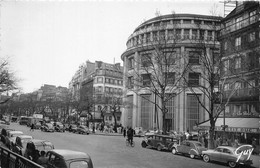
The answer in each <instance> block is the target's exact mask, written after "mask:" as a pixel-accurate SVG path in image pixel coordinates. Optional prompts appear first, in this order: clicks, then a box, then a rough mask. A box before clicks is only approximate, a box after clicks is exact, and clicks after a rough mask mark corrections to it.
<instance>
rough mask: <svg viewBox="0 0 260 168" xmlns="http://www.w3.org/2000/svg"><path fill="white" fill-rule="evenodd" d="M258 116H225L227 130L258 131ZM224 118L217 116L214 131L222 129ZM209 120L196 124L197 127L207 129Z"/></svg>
mask: <svg viewBox="0 0 260 168" xmlns="http://www.w3.org/2000/svg"><path fill="white" fill-rule="evenodd" d="M259 120H260V119H259V118H225V125H227V128H226V129H225V131H227V132H246V133H260V131H259V126H260V125H259V123H260V122H259ZM223 125H224V118H218V119H217V121H216V123H215V130H216V131H223V130H222V127H221V126H223ZM209 127H210V122H209V121H207V122H204V123H201V124H199V125H198V128H199V129H209Z"/></svg>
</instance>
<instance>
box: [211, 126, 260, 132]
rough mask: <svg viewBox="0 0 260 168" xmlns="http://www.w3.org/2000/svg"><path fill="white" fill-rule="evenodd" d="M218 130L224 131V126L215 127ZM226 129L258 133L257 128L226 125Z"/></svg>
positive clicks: (228, 130)
mask: <svg viewBox="0 0 260 168" xmlns="http://www.w3.org/2000/svg"><path fill="white" fill-rule="evenodd" d="M215 130H216V131H223V128H222V127H215ZM225 131H227V132H246V133H258V132H259V130H258V129H257V128H235V127H226V128H225Z"/></svg>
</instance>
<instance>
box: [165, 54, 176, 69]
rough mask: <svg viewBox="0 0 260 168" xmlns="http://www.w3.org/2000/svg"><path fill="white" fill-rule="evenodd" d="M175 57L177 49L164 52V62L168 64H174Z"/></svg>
mask: <svg viewBox="0 0 260 168" xmlns="http://www.w3.org/2000/svg"><path fill="white" fill-rule="evenodd" d="M175 57H176V52H175V51H165V52H164V53H163V58H162V59H163V60H162V61H163V63H164V64H166V65H168V66H169V65H173V64H174V63H175Z"/></svg>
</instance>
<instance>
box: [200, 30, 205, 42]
mask: <svg viewBox="0 0 260 168" xmlns="http://www.w3.org/2000/svg"><path fill="white" fill-rule="evenodd" d="M204 35H205V30H200V39H201V40H204Z"/></svg>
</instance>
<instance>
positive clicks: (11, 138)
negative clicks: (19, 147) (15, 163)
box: [5, 131, 23, 149]
mask: <svg viewBox="0 0 260 168" xmlns="http://www.w3.org/2000/svg"><path fill="white" fill-rule="evenodd" d="M19 135H23V132H22V131H7V136H6V139H5V145H6V146H7V148H9V149H12V146H13V144H14V143H15V140H16V137H17V136H19Z"/></svg>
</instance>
